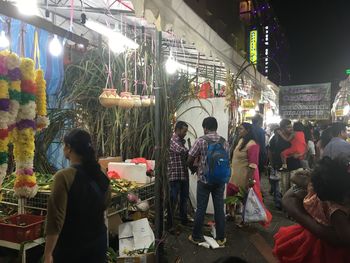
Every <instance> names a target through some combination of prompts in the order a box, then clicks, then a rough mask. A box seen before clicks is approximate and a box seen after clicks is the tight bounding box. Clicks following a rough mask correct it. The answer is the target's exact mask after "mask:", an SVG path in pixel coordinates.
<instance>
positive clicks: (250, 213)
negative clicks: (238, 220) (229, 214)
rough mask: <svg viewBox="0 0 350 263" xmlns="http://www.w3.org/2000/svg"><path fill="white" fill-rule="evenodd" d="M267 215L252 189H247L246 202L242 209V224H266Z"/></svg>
mask: <svg viewBox="0 0 350 263" xmlns="http://www.w3.org/2000/svg"><path fill="white" fill-rule="evenodd" d="M266 221H267V215H266V211H265V209H264V206H263V204H262V203H261V202H260V200H259V198H258V196H257V195H256V193H255V191H254V189H253V188H249V191H248V197H247V201H246V203H245V206H244V209H243V222H244V223H257V222H266Z"/></svg>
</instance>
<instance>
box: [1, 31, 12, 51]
mask: <svg viewBox="0 0 350 263" xmlns="http://www.w3.org/2000/svg"><path fill="white" fill-rule="evenodd" d="M9 45H10V41H9V40H8V38H7V37H6V35H5V31H4V30H2V31H1V33H0V49H5V48H8V47H9Z"/></svg>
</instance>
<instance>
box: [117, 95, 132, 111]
mask: <svg viewBox="0 0 350 263" xmlns="http://www.w3.org/2000/svg"><path fill="white" fill-rule="evenodd" d="M131 96H132V95H131V93H130V92H121V93H120V99H119V103H118V106H119V108H122V109H131V108H132V107H134V105H135V101H134V99H133V98H132V97H131Z"/></svg>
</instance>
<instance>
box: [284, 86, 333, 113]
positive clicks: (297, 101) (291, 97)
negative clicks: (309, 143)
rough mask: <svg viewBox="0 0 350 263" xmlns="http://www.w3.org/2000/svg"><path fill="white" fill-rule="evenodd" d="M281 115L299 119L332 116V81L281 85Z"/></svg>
mask: <svg viewBox="0 0 350 263" xmlns="http://www.w3.org/2000/svg"><path fill="white" fill-rule="evenodd" d="M279 103H280V115H281V117H282V118H288V119H297V120H326V119H329V118H330V110H331V83H322V84H309V85H297V86H282V87H280V101H279Z"/></svg>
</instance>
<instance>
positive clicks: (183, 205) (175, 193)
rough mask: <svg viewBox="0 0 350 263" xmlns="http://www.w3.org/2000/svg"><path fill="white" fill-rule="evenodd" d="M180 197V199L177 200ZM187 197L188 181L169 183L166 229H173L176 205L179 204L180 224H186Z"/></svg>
mask: <svg viewBox="0 0 350 263" xmlns="http://www.w3.org/2000/svg"><path fill="white" fill-rule="evenodd" d="M179 196H180V198H179ZM188 197H189V181H188V180H176V181H171V182H170V206H168V227H169V228H171V227H173V217H174V216H175V207H176V204H179V210H180V218H181V223H182V224H184V225H186V224H187V223H188V222H187V202H188Z"/></svg>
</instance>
